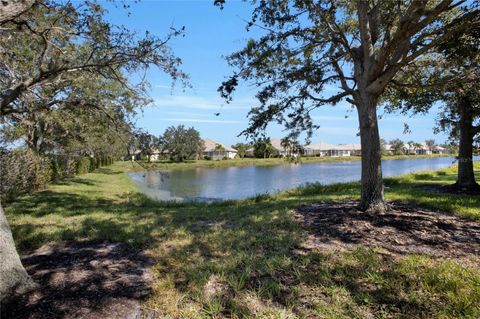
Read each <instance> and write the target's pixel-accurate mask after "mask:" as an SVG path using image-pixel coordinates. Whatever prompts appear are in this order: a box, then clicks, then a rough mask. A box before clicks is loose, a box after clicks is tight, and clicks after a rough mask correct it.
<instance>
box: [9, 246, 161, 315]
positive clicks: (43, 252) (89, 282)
mask: <svg viewBox="0 0 480 319" xmlns="http://www.w3.org/2000/svg"><path fill="white" fill-rule="evenodd" d="M22 262H23V264H24V266H25V267H26V269H27V271H28V273H29V274H30V275H31V276H32V278H33V279H34V280H35V281H36V282H37V283H38V284H39V288H38V289H37V290H35V291H32V292H30V293H28V294H24V295H21V296H16V297H15V298H13V299H11V300H9V301H8V302H6V303H4V304H2V306H1V318H11V319H14V318H29V319H34V318H35V319H36V318H85V319H87V318H88V319H90V318H91V319H96V318H132V319H133V318H140V316H141V314H142V312H141V306H140V304H141V301H142V300H144V299H145V298H146V297H147V296H148V295H149V294H150V291H151V289H150V283H151V276H150V274H149V272H148V270H147V267H148V266H150V265H151V264H152V261H151V260H150V258H148V257H147V256H145V255H144V254H143V253H142V252H141V251H140V250H136V249H132V248H130V247H128V246H127V245H124V244H119V243H101V244H93V245H92V244H90V245H86V244H79V243H70V244H67V245H64V246H61V247H52V246H43V247H41V248H39V249H38V250H36V251H35V252H34V253H33V254H31V255H28V256H24V257H23V258H22Z"/></svg>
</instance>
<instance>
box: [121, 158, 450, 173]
mask: <svg viewBox="0 0 480 319" xmlns="http://www.w3.org/2000/svg"><path fill="white" fill-rule="evenodd" d="M446 156H452V155H389V156H384V157H383V159H386V160H397V159H411V158H433V157H446ZM360 159H361V158H360V157H359V156H348V157H330V156H324V157H302V158H301V159H299V160H300V162H301V163H326V162H345V161H359V160H360ZM288 163H290V162H289V160H288V159H284V158H235V159H229V160H198V161H185V162H182V163H177V162H170V161H165V160H162V161H154V162H150V163H148V162H146V161H139V162H135V163H131V162H123V163H122V164H121V165H122V169H124V170H129V171H132V170H133V171H134V170H144V169H145V168H148V169H188V168H220V167H231V166H251V165H256V166H272V165H282V164H288Z"/></svg>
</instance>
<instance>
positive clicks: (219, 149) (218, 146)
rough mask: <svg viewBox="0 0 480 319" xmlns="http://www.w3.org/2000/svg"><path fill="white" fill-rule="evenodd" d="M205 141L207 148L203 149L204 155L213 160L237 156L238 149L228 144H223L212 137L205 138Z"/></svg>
mask: <svg viewBox="0 0 480 319" xmlns="http://www.w3.org/2000/svg"><path fill="white" fill-rule="evenodd" d="M203 143H204V144H205V150H204V151H203V156H205V157H206V156H208V157H209V158H211V159H213V160H219V159H224V158H230V159H232V158H234V157H235V156H237V150H236V149H234V148H231V147H228V146H225V145H223V144H222V143H218V142H215V141H213V140H211V139H208V138H206V139H204V140H203Z"/></svg>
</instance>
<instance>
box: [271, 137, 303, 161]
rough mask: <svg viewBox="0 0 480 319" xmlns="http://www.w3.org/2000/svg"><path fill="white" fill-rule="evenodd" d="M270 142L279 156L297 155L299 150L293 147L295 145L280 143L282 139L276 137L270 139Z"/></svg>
mask: <svg viewBox="0 0 480 319" xmlns="http://www.w3.org/2000/svg"><path fill="white" fill-rule="evenodd" d="M270 144H272V146H273V148H274V149H275V150H276V151H277V153H278V155H279V156H282V157H285V156H294V157H296V156H299V155H300V150H299V149H295V147H293V146H292V147H289V146H284V145H282V140H281V139H278V138H274V139H271V140H270Z"/></svg>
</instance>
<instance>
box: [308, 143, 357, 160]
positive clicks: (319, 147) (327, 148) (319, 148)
mask: <svg viewBox="0 0 480 319" xmlns="http://www.w3.org/2000/svg"><path fill="white" fill-rule="evenodd" d="M304 150H305V155H307V156H332V157H342V156H352V155H360V153H361V150H362V148H361V146H360V144H338V145H333V144H328V143H322V142H321V143H318V144H311V145H307V146H305V147H304Z"/></svg>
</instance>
